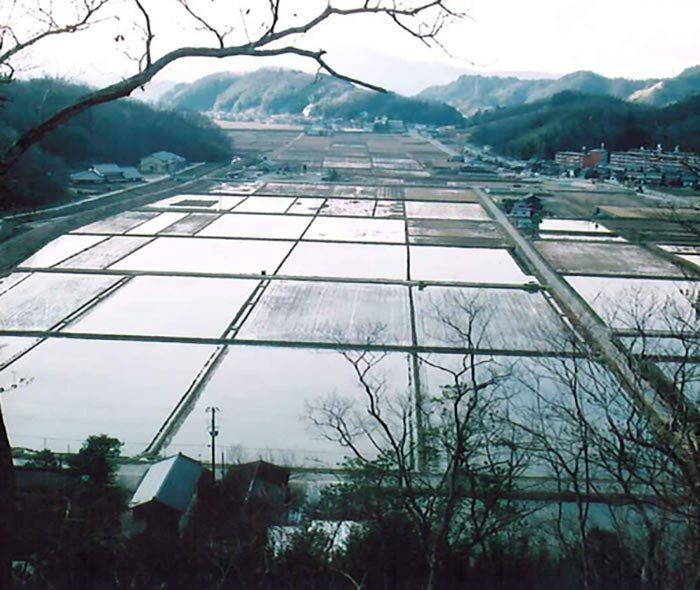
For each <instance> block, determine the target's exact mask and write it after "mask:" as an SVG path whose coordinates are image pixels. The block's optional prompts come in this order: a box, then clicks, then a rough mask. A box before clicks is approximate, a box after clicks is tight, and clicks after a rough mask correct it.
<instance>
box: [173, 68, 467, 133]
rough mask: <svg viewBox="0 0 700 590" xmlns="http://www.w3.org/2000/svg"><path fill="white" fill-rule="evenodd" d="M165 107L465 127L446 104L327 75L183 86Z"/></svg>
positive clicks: (281, 73) (238, 77) (224, 79)
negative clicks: (399, 120)
mask: <svg viewBox="0 0 700 590" xmlns="http://www.w3.org/2000/svg"><path fill="white" fill-rule="evenodd" d="M160 105H161V106H163V107H166V108H177V109H189V110H195V111H202V112H204V111H217V112H219V113H224V114H228V115H234V116H250V117H266V116H270V115H280V114H288V115H302V114H305V115H309V116H318V117H326V118H342V119H353V118H361V117H363V118H365V119H368V120H370V121H371V120H374V118H375V117H388V118H390V119H402V120H404V121H406V122H408V123H422V124H429V125H461V124H462V123H463V118H462V116H461V115H460V113H459V112H458V111H457V110H456V109H455V108H454V107H451V106H449V105H446V104H444V103H439V102H432V101H430V102H428V101H425V100H420V99H416V98H407V97H405V96H401V95H399V94H395V93H393V92H388V93H380V92H374V91H371V90H366V89H364V88H359V87H357V86H355V85H353V84H351V83H349V82H345V81H344V80H339V79H337V78H333V77H331V76H327V75H319V76H314V75H312V74H307V73H305V72H299V71H294V70H285V69H269V68H265V69H260V70H256V71H254V72H250V73H247V74H234V73H222V74H214V75H211V76H207V77H205V78H201V79H200V80H197V81H195V82H192V83H191V84H179V85H177V86H175V87H174V88H172V89H171V90H170V91H168V92H166V93H165V94H164V95H163V96H162V97H161V99H160Z"/></svg>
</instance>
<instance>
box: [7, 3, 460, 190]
mask: <svg viewBox="0 0 700 590" xmlns="http://www.w3.org/2000/svg"><path fill="white" fill-rule="evenodd" d="M4 10H5V11H6V14H7V16H8V18H10V17H14V18H11V19H10V21H9V22H8V23H6V24H4V25H2V26H0V71H2V80H3V81H4V82H10V81H11V80H12V79H13V78H14V74H15V69H16V68H15V66H14V63H15V62H16V60H18V59H19V58H20V57H21V56H22V55H24V54H27V53H28V52H29V50H31V49H33V48H35V47H36V46H38V45H40V44H42V43H45V42H46V41H47V40H49V39H51V38H55V37H58V36H63V35H73V34H79V33H81V32H83V31H85V30H86V29H89V28H91V27H93V26H95V24H96V23H97V22H98V21H100V20H101V19H112V20H116V21H117V22H119V23H121V25H122V27H126V29H124V32H117V33H116V35H115V36H114V37H113V38H104V39H103V40H102V41H103V42H104V43H105V44H111V43H113V44H114V47H115V48H116V49H115V51H121V49H119V47H120V46H121V45H122V44H124V43H126V42H127V41H128V40H129V39H127V35H128V36H129V38H131V37H132V36H133V35H132V33H133V31H134V30H136V31H139V32H140V34H139V37H140V40H139V45H140V48H138V49H137V48H135V47H134V46H133V43H131V44H129V49H128V50H126V51H127V53H128V54H129V55H131V56H132V57H133V58H134V63H135V71H134V72H133V73H132V74H131V75H128V76H126V77H125V78H123V79H122V80H119V81H118V82H115V83H113V84H110V85H108V86H105V87H103V88H99V89H96V90H91V91H90V92H88V93H87V94H86V95H84V96H82V97H81V98H79V99H78V100H76V101H75V102H73V103H71V104H68V105H66V106H65V107H63V108H61V109H59V110H58V111H57V112H55V113H53V114H51V115H50V116H48V117H47V118H46V119H44V120H43V121H41V122H40V123H38V124H37V125H35V126H33V127H31V128H30V129H27V130H26V131H24V132H22V133H21V134H20V136H19V137H17V138H16V139H15V140H14V141H12V142H11V143H10V144H9V145H8V146H7V147H6V148H4V150H3V152H2V153H1V154H0V177H2V176H3V175H5V174H6V173H7V172H8V170H9V169H10V168H11V167H12V165H13V164H14V163H15V162H16V161H17V160H18V159H19V158H20V157H21V156H22V154H24V153H25V152H26V151H27V150H28V149H29V148H30V147H31V146H33V145H34V144H36V143H37V142H39V141H40V140H41V139H42V138H43V137H44V136H45V135H46V134H47V133H49V132H50V131H51V130H53V129H55V128H56V127H58V126H60V125H62V124H63V123H65V122H66V121H68V120H70V119H71V118H72V117H75V116H76V115H78V114H80V113H82V112H84V111H86V110H87V109H89V108H91V107H93V106H95V105H99V104H103V103H106V102H110V101H112V100H115V99H118V98H122V97H126V96H129V95H130V94H131V93H132V92H134V90H136V89H138V88H141V87H143V86H144V85H145V84H147V83H148V82H149V81H150V80H151V79H152V78H153V77H154V76H155V75H156V74H158V72H160V71H161V70H163V69H164V68H165V67H166V66H168V65H170V64H172V63H173V62H175V61H177V60H180V59H183V58H189V57H210V58H217V59H222V58H230V57H244V56H245V57H271V56H282V55H293V56H298V57H301V58H304V59H307V60H310V61H312V62H315V64H316V65H317V66H318V68H319V71H322V72H326V73H328V74H330V75H332V76H335V77H337V78H340V79H343V80H347V81H349V82H352V83H355V84H357V85H359V86H364V87H366V88H370V89H373V90H377V91H380V92H383V91H384V90H383V88H381V87H379V86H376V85H374V84H370V83H367V82H364V81H362V80H361V79H359V78H354V77H351V76H347V75H344V74H343V73H341V72H339V71H337V70H336V69H334V68H333V67H332V66H331V65H330V64H329V62H328V60H327V52H326V51H325V50H324V49H322V48H319V47H315V46H314V45H313V41H309V40H308V36H307V34H308V33H311V32H312V31H314V30H316V29H318V28H320V26H321V25H323V24H325V23H327V22H332V23H335V24H336V26H337V24H338V21H342V20H343V19H345V20H348V19H350V18H352V17H358V16H362V15H366V16H370V17H375V18H379V19H387V20H388V21H389V24H390V25H392V26H395V27H398V28H399V29H400V30H402V31H403V32H405V33H406V34H407V35H409V36H411V37H414V38H415V39H417V40H418V41H419V42H421V43H423V44H426V45H428V46H441V44H440V41H439V39H438V36H439V34H440V32H441V31H442V29H443V28H444V26H445V25H446V24H448V23H449V22H450V21H451V20H453V19H456V18H460V17H461V16H462V13H460V12H458V11H457V10H455V9H453V8H452V7H451V6H450V5H449V0H405V1H402V2H399V1H398V0H329V1H328V2H327V3H321V4H320V5H317V4H312V5H311V8H309V6H304V3H299V2H292V1H291V0H290V1H287V2H284V1H283V0H269V1H268V2H247V3H245V2H244V3H243V4H241V5H239V4H231V3H229V2H222V1H220V0H215V1H214V2H212V1H211V0H158V2H157V3H156V2H155V1H153V0H132V1H123V2H117V1H116V0H73V1H72V2H69V3H68V2H67V3H64V6H63V7H62V9H61V10H60V11H59V9H58V8H57V7H56V6H55V5H54V3H51V2H45V1H44V0H14V1H13V2H10V3H9V4H8V7H7V8H5V9H4ZM176 15H179V17H182V19H184V21H183V22H184V26H185V27H186V32H185V33H184V34H183V35H181V37H180V38H182V39H183V45H182V46H180V47H174V48H173V47H168V48H166V49H162V50H159V47H160V45H159V44H158V40H159V37H158V35H159V31H160V30H161V29H163V28H165V27H166V24H167V22H168V21H169V20H172V19H173V18H175V17H176ZM59 17H60V18H59ZM126 23H131V24H130V25H127V24H126ZM118 30H119V31H121V30H122V29H121V28H120V29H118ZM204 38H208V42H205V43H203V44H199V45H197V44H196V43H195V44H194V45H192V46H190V45H188V44H187V43H188V42H189V41H190V39H196V40H197V41H200V40H204Z"/></svg>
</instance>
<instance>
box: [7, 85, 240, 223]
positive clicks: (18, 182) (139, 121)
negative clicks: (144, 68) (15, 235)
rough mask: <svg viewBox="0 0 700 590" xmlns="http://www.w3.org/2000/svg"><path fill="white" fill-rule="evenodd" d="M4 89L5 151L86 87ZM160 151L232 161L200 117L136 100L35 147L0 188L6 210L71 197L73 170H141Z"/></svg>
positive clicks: (82, 118)
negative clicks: (112, 166)
mask: <svg viewBox="0 0 700 590" xmlns="http://www.w3.org/2000/svg"><path fill="white" fill-rule="evenodd" d="M0 90H1V92H0V97H1V98H2V100H1V101H0V146H6V145H8V144H9V143H10V142H12V141H13V140H14V138H16V137H17V135H18V134H19V133H21V132H22V131H24V130H26V129H28V128H30V127H31V126H32V125H34V124H36V123H38V122H39V121H41V120H43V119H44V118H46V117H47V116H49V115H51V114H52V113H53V112H55V111H57V110H58V109H59V108H61V107H62V106H64V105H66V104H69V103H70V102H71V101H73V100H74V99H75V98H77V97H78V96H81V95H82V94H84V93H85V91H86V90H87V88H86V87H84V86H77V85H74V84H68V83H66V82H63V81H60V80H54V79H37V80H30V81H15V82H12V83H11V84H8V85H6V86H3V87H2V88H1V89H0ZM158 150H169V151H173V152H176V153H179V154H181V155H183V156H184V157H185V158H187V159H188V160H192V161H206V160H219V159H224V158H226V157H227V156H229V154H230V145H229V142H228V140H227V138H226V136H225V135H224V134H223V133H222V132H221V131H220V130H219V129H218V128H216V127H215V126H214V125H212V124H211V123H210V122H209V121H208V120H207V119H206V118H204V117H202V116H199V115H197V114H196V113H177V112H172V111H164V110H158V109H155V108H153V107H151V106H148V105H146V104H143V103H140V102H137V101H134V100H119V101H115V102H112V103H108V104H105V105H101V106H98V107H95V108H93V109H91V110H89V111H87V112H86V113H84V114H82V115H79V116H78V117H75V118H74V119H72V120H71V121H69V122H68V123H67V124H66V125H63V126H61V127H59V128H58V129H56V130H55V131H53V132H51V133H50V134H49V135H48V136H47V137H46V138H45V139H44V140H43V141H42V142H41V143H40V145H39V146H37V147H34V148H32V149H31V150H30V151H29V152H28V153H27V154H26V155H25V156H24V157H23V158H22V159H21V160H20V161H19V162H18V163H17V164H16V165H15V166H14V167H13V169H12V171H11V173H10V178H9V179H8V182H6V183H5V184H4V185H3V186H1V187H0V209H4V210H6V209H9V208H12V207H21V206H37V205H43V204H48V203H51V202H54V201H58V200H60V199H63V198H66V196H67V191H66V182H67V177H68V173H69V171H70V170H71V169H75V168H80V167H83V166H86V165H89V164H91V163H95V162H115V163H117V164H129V165H135V164H137V163H138V161H139V159H140V158H141V157H143V156H144V155H146V154H149V153H151V152H154V151H158Z"/></svg>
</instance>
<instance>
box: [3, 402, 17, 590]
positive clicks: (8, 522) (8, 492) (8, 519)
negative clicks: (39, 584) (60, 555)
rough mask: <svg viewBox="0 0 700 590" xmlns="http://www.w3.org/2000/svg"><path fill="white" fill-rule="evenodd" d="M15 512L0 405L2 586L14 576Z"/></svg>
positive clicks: (13, 492)
mask: <svg viewBox="0 0 700 590" xmlns="http://www.w3.org/2000/svg"><path fill="white" fill-rule="evenodd" d="M14 513H15V477H14V471H13V469H12V449H11V447H10V440H9V439H8V437H7V429H6V428H5V421H4V419H3V416H2V407H0V588H9V587H10V584H11V581H12V580H11V578H12V533H13V531H14V527H13V521H14Z"/></svg>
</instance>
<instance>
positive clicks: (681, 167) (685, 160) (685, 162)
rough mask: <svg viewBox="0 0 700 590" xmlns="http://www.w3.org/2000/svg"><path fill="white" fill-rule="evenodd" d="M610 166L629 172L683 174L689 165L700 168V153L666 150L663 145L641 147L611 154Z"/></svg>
mask: <svg viewBox="0 0 700 590" xmlns="http://www.w3.org/2000/svg"><path fill="white" fill-rule="evenodd" d="M610 167H611V168H613V169H615V170H624V171H627V172H661V173H662V174H664V173H665V174H682V173H684V172H686V171H687V170H688V169H689V167H690V168H695V169H700V154H694V153H691V152H681V151H680V150H678V149H676V150H674V151H672V152H664V151H663V150H662V149H661V146H659V147H657V148H656V149H655V150H648V149H644V148H639V149H635V150H627V151H625V152H615V153H613V154H611V156H610Z"/></svg>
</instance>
